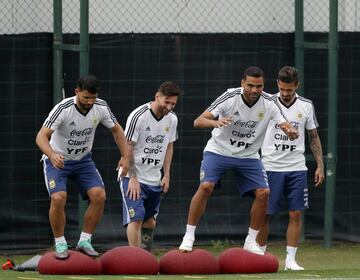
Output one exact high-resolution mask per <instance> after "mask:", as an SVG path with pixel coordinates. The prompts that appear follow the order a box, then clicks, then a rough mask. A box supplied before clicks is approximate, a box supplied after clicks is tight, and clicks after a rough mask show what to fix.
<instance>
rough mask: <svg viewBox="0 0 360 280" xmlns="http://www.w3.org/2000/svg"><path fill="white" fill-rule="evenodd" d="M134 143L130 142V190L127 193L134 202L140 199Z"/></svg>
mask: <svg viewBox="0 0 360 280" xmlns="http://www.w3.org/2000/svg"><path fill="white" fill-rule="evenodd" d="M135 144H136V143H135V142H134V141H130V140H128V145H129V171H128V176H129V185H128V190H127V192H126V196H128V197H129V198H130V199H132V200H137V199H140V183H139V181H138V179H137V176H136V168H135V157H134V146H135Z"/></svg>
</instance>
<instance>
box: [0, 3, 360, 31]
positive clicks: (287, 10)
mask: <svg viewBox="0 0 360 280" xmlns="http://www.w3.org/2000/svg"><path fill="white" fill-rule="evenodd" d="M62 2H63V3H62V6H63V31H64V33H78V32H79V26H80V1H75V0H63V1H62ZM294 3H295V0H273V1H268V0H258V1H251V0H243V1H238V0H204V1H200V0H173V1H169V0H146V1H143V0H132V1H125V0H123V1H117V0H105V1H101V0H90V1H89V5H90V6H89V7H90V11H89V19H90V20H89V28H90V33H253V32H256V33H259V32H294V28H295V25H294V17H295V8H294V6H295V5H294ZM52 4H53V3H52V1H47V0H35V1H33V0H21V1H20V0H16V1H5V0H3V1H1V2H0V14H1V30H0V31H1V33H2V34H17V33H29V32H52V29H53V28H52V24H53V18H52V14H53V6H52ZM359 18H360V3H359V1H357V0H342V1H339V30H340V31H350V32H354V31H359V30H360V20H359ZM304 29H305V31H309V32H327V31H328V30H329V0H319V1H311V0H304Z"/></svg>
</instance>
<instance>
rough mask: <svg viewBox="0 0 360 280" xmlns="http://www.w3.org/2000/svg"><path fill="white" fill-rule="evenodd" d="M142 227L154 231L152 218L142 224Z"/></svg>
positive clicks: (154, 221)
mask: <svg viewBox="0 0 360 280" xmlns="http://www.w3.org/2000/svg"><path fill="white" fill-rule="evenodd" d="M142 227H143V228H151V229H154V228H155V227H156V220H155V219H154V217H151V218H150V219H148V220H146V221H145V222H144V223H143V224H142Z"/></svg>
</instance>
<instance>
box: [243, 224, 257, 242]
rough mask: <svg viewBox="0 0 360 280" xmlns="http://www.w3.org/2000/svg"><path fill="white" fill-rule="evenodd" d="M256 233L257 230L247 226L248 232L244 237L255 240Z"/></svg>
mask: <svg viewBox="0 0 360 280" xmlns="http://www.w3.org/2000/svg"><path fill="white" fill-rule="evenodd" d="M258 233H259V231H258V230H255V229H252V228H250V227H249V233H248V235H247V237H246V239H247V240H248V241H256V237H257V235H258Z"/></svg>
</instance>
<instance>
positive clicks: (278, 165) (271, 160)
mask: <svg viewBox="0 0 360 280" xmlns="http://www.w3.org/2000/svg"><path fill="white" fill-rule="evenodd" d="M276 96H277V98H278V100H279V103H280V104H281V108H282V110H283V112H284V114H285V115H286V117H287V118H288V120H289V121H290V122H291V124H292V125H293V126H294V127H295V128H297V129H298V131H299V138H297V139H295V140H290V139H289V138H288V137H287V136H286V134H285V133H284V132H283V131H282V130H281V129H280V128H279V127H278V126H277V125H276V124H275V123H274V122H273V121H271V122H270V123H269V126H268V130H267V132H266V136H265V140H264V143H263V146H262V148H261V154H262V158H261V160H262V162H263V164H264V167H265V170H268V171H304V170H307V167H306V164H305V156H304V152H305V129H307V130H311V129H315V128H317V127H318V126H319V125H318V122H317V120H316V116H315V109H314V105H313V103H312V102H311V100H309V99H306V98H304V97H301V96H299V95H297V94H296V99H295V102H294V103H293V104H292V105H290V107H286V106H285V105H284V104H282V103H281V101H280V99H279V96H280V93H277V95H276Z"/></svg>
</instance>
